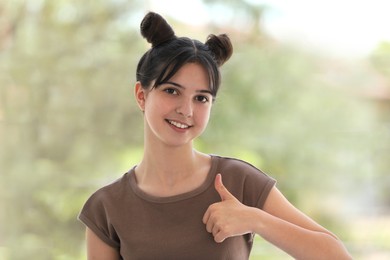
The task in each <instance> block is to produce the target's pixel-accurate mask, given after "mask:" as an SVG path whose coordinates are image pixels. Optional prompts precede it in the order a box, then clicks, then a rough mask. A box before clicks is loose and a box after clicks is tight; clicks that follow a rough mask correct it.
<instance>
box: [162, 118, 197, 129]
mask: <svg viewBox="0 0 390 260" xmlns="http://www.w3.org/2000/svg"><path fill="white" fill-rule="evenodd" d="M166 121H167V122H168V123H169V124H171V125H173V126H176V127H177V128H180V129H188V128H190V127H191V126H190V125H187V124H184V123H180V122H177V121H174V120H166Z"/></svg>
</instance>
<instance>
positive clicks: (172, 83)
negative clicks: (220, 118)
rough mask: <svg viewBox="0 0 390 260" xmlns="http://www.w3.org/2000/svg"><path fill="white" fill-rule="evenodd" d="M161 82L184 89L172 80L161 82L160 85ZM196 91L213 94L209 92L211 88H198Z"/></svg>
mask: <svg viewBox="0 0 390 260" xmlns="http://www.w3.org/2000/svg"><path fill="white" fill-rule="evenodd" d="M162 84H171V85H173V86H175V87H178V88H182V89H185V87H184V86H183V85H180V84H179V83H176V82H172V81H166V82H163V83H161V85H162ZM196 92H199V93H207V94H210V95H213V93H212V92H211V90H208V89H200V90H196Z"/></svg>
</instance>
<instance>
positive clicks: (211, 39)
mask: <svg viewBox="0 0 390 260" xmlns="http://www.w3.org/2000/svg"><path fill="white" fill-rule="evenodd" d="M206 45H207V46H208V47H209V48H210V50H211V52H212V53H213V54H214V58H215V60H216V62H217V64H218V66H222V65H223V64H224V63H225V62H226V61H227V60H228V59H229V58H230V57H231V56H232V54H233V45H232V43H231V42H230V38H229V36H227V35H226V34H220V35H218V36H216V35H214V34H210V35H209V36H208V37H207V41H206Z"/></svg>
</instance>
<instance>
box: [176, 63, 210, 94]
mask: <svg viewBox="0 0 390 260" xmlns="http://www.w3.org/2000/svg"><path fill="white" fill-rule="evenodd" d="M170 81H178V82H177V83H182V84H183V85H184V86H186V85H197V86H198V87H203V88H207V89H209V88H210V84H209V76H208V73H207V70H206V69H205V68H204V67H203V66H202V65H200V64H198V63H186V64H184V65H183V66H182V67H181V68H180V69H179V70H178V71H177V72H176V73H175V74H174V75H173V76H172V78H171V79H170ZM184 83H186V84H184Z"/></svg>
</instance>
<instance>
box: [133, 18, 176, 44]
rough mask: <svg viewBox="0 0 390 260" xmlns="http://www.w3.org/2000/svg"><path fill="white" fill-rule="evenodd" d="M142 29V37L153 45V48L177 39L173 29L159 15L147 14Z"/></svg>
mask: <svg viewBox="0 0 390 260" xmlns="http://www.w3.org/2000/svg"><path fill="white" fill-rule="evenodd" d="M140 29H141V35H142V36H143V37H144V38H145V39H146V40H147V41H148V42H149V43H151V44H152V47H155V46H157V45H159V44H161V43H163V42H166V41H168V40H171V39H173V38H176V36H175V32H174V31H173V29H172V27H171V26H170V25H169V24H168V23H167V21H166V20H165V19H164V18H163V17H162V16H161V15H159V14H157V13H153V12H149V13H147V14H146V15H145V17H144V19H143V20H142V22H141V26H140Z"/></svg>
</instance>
